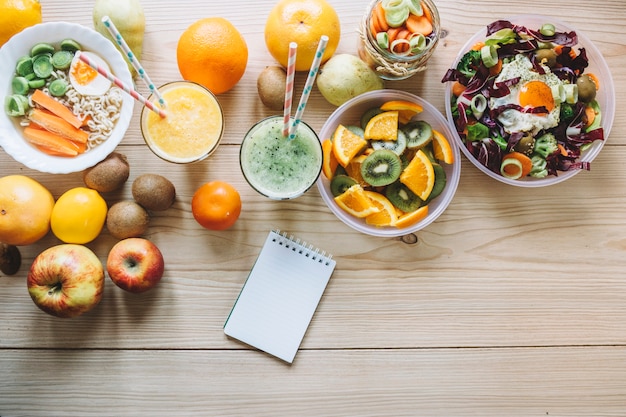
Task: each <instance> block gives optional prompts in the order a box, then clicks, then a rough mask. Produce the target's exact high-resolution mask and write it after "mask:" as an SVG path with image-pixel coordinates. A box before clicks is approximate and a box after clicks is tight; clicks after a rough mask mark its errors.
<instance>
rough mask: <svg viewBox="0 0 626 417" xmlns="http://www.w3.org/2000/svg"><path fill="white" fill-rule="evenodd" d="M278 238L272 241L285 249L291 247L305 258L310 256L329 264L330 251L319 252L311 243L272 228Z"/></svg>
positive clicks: (312, 258) (330, 259) (314, 259)
mask: <svg viewBox="0 0 626 417" xmlns="http://www.w3.org/2000/svg"><path fill="white" fill-rule="evenodd" d="M273 232H274V233H276V234H277V235H278V236H279V238H274V239H273V240H274V242H278V244H279V245H281V246H285V247H286V248H287V249H291V250H292V251H294V252H298V253H299V254H301V255H304V256H306V257H307V258H311V260H313V261H316V262H319V263H321V264H324V265H326V266H328V265H330V262H331V261H332V259H333V255H332V254H330V253H328V254H327V253H326V251H322V252H321V253H320V250H319V248H315V247H314V246H313V245H310V244H307V243H306V242H305V241H303V240H300V239H298V238H296V237H294V236H293V235H287V233H286V232H282V233H281V231H280V230H279V229H276V230H273Z"/></svg>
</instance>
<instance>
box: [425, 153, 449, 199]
mask: <svg viewBox="0 0 626 417" xmlns="http://www.w3.org/2000/svg"><path fill="white" fill-rule="evenodd" d="M433 170H434V171H435V185H434V186H433V190H432V191H431V192H430V195H429V196H428V199H427V200H426V202H430V201H432V200H433V199H434V198H435V197H437V196H438V195H439V194H441V192H442V191H443V189H444V188H446V170H445V169H443V167H442V166H441V165H439V164H437V163H433Z"/></svg>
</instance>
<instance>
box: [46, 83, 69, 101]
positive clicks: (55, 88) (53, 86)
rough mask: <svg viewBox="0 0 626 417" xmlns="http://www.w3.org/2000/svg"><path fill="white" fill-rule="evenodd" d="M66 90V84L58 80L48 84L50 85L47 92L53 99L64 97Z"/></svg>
mask: <svg viewBox="0 0 626 417" xmlns="http://www.w3.org/2000/svg"><path fill="white" fill-rule="evenodd" d="M67 88H68V85H67V82H66V81H65V80H62V79H60V78H58V79H56V80H54V81H52V82H51V83H50V85H49V86H48V91H49V92H50V94H51V95H53V96H55V97H61V96H63V95H65V93H66V92H67Z"/></svg>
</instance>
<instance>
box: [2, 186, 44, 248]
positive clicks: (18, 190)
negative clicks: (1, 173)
mask: <svg viewBox="0 0 626 417" xmlns="http://www.w3.org/2000/svg"><path fill="white" fill-rule="evenodd" d="M53 207H54V197H53V196H52V194H51V193H50V191H48V189H46V188H45V187H44V186H43V185H41V184H40V183H39V182H37V181H35V180H34V179H32V178H30V177H27V176H24V175H8V176H6V177H3V178H0V242H2V243H6V244H7V245H15V246H21V245H30V244H31V243H35V242H36V241H38V240H39V239H41V238H42V237H44V236H45V235H46V234H47V233H48V230H50V216H51V214H52V208H53Z"/></svg>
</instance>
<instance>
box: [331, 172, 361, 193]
mask: <svg viewBox="0 0 626 417" xmlns="http://www.w3.org/2000/svg"><path fill="white" fill-rule="evenodd" d="M354 184H356V181H355V180H354V178H352V177H349V176H347V175H335V176H334V177H333V179H332V180H330V192H331V193H332V195H333V196H334V197H337V196H339V195H341V194H343V193H345V192H346V190H347V189H348V188H350V187H352V186H353V185H354Z"/></svg>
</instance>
